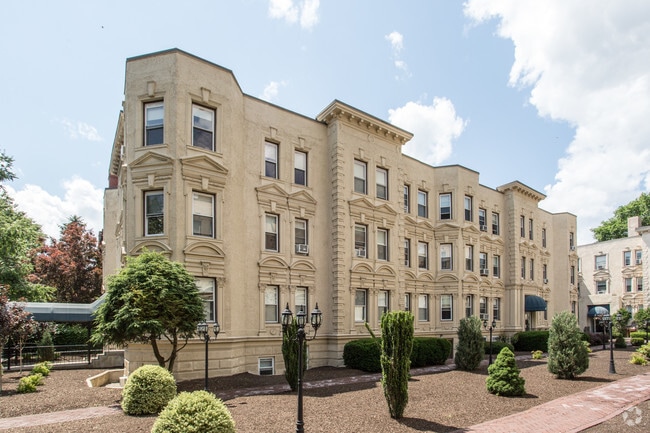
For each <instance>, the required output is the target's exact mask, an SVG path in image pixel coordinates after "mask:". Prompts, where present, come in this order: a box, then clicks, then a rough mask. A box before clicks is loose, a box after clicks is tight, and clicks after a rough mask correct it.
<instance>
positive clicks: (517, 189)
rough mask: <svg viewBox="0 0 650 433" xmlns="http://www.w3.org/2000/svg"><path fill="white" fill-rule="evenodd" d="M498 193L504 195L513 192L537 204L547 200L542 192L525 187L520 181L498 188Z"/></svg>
mask: <svg viewBox="0 0 650 433" xmlns="http://www.w3.org/2000/svg"><path fill="white" fill-rule="evenodd" d="M497 191H499V192H502V193H504V192H507V191H512V192H514V193H517V194H521V195H523V196H525V197H528V198H530V199H532V200H535V201H536V202H540V201H542V200H544V199H545V198H546V196H545V195H544V194H542V193H541V192H539V191H536V190H534V189H532V188H531V187H529V186H527V185H524V184H523V183H521V182H519V181H518V180H515V181H513V182H510V183H507V184H505V185H501V186H500V187H497Z"/></svg>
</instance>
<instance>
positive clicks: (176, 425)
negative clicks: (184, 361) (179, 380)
mask: <svg viewBox="0 0 650 433" xmlns="http://www.w3.org/2000/svg"><path fill="white" fill-rule="evenodd" d="M151 433H235V421H234V420H233V418H232V416H231V414H230V411H229V410H228V408H227V407H226V405H225V404H224V403H223V402H222V401H221V400H220V399H218V398H216V397H215V396H214V394H212V393H209V392H207V391H194V392H181V393H179V394H178V395H177V396H176V397H175V398H174V399H172V400H171V401H170V402H169V404H168V405H167V406H165V408H164V409H163V410H162V412H160V415H159V416H158V418H157V419H156V422H155V423H154V425H153V428H152V429H151Z"/></svg>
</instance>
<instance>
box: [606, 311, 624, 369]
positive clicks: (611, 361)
mask: <svg viewBox="0 0 650 433" xmlns="http://www.w3.org/2000/svg"><path fill="white" fill-rule="evenodd" d="M620 317H621V316H620V314H617V315H616V318H617V320H620ZM603 325H604V326H606V327H608V328H609V373H610V374H616V366H615V365H614V342H613V341H612V317H611V316H610V315H609V314H605V315H603Z"/></svg>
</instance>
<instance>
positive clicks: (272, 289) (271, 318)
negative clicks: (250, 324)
mask: <svg viewBox="0 0 650 433" xmlns="http://www.w3.org/2000/svg"><path fill="white" fill-rule="evenodd" d="M278 293H279V287H278V286H266V289H265V290H264V321H265V322H266V323H278Z"/></svg>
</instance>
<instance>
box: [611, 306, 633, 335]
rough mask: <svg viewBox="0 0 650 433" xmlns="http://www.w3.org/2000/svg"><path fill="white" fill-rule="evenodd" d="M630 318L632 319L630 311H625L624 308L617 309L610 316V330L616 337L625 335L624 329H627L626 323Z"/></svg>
mask: <svg viewBox="0 0 650 433" xmlns="http://www.w3.org/2000/svg"><path fill="white" fill-rule="evenodd" d="M619 317H620V318H619ZM630 319H632V313H630V312H629V311H627V310H626V309H625V308H621V309H619V310H618V311H617V312H616V313H615V314H614V315H613V316H612V320H613V322H612V325H613V329H612V332H613V333H614V335H616V336H617V337H619V336H625V330H626V329H627V325H628V323H630Z"/></svg>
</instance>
